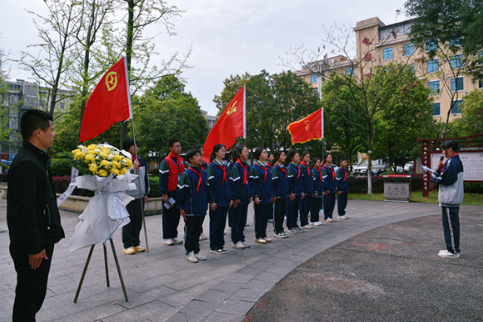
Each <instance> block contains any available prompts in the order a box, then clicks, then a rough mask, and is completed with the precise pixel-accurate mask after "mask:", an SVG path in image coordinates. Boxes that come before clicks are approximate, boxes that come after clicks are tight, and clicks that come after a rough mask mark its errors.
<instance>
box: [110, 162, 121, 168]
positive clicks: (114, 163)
mask: <svg viewBox="0 0 483 322" xmlns="http://www.w3.org/2000/svg"><path fill="white" fill-rule="evenodd" d="M112 167H113V168H116V169H121V164H120V163H119V162H117V161H112Z"/></svg>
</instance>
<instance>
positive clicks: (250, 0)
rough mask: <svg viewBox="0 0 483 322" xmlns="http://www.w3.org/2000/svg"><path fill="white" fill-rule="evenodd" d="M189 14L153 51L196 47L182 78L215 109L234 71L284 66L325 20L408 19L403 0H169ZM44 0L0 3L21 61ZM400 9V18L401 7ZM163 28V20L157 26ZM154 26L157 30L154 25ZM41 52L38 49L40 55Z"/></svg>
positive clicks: (3, 24)
mask: <svg viewBox="0 0 483 322" xmlns="http://www.w3.org/2000/svg"><path fill="white" fill-rule="evenodd" d="M168 3H170V4H175V5H176V6H178V8H180V9H182V10H185V11H186V12H185V13H184V14H183V15H182V16H181V17H180V18H176V19H174V20H173V22H174V23H175V25H176V32H177V36H172V37H169V36H167V35H166V33H161V34H160V35H158V36H157V37H156V38H155V43H156V50H157V51H158V52H159V53H160V54H161V55H160V58H159V60H161V58H164V59H167V58H168V57H170V55H171V54H172V53H174V52H175V51H181V52H187V51H188V50H189V47H190V45H192V54H191V57H190V59H189V61H188V64H189V65H191V66H192V67H193V68H192V69H188V70H185V71H184V72H183V74H182V77H183V78H184V79H185V80H186V89H187V91H189V92H191V93H192V94H193V96H194V97H196V98H197V99H198V100H199V102H200V105H201V108H202V109H204V110H206V111H208V112H209V114H211V115H216V113H217V110H216V107H215V104H214V103H213V98H214V96H215V95H220V93H221V91H222V90H223V80H224V79H225V78H227V77H229V76H230V75H236V74H243V73H245V72H248V73H250V74H257V73H259V72H260V71H261V70H263V69H265V70H267V71H268V72H269V73H271V74H272V73H278V72H281V71H283V70H287V69H288V68H287V67H283V66H282V64H281V60H280V57H284V58H287V59H290V57H288V56H286V54H285V52H286V51H287V50H288V49H289V48H290V47H292V48H293V47H297V46H300V45H301V44H303V45H304V46H305V47H306V48H313V49H317V47H318V46H320V44H321V40H322V39H323V38H324V29H323V28H322V26H323V25H324V26H326V27H331V26H333V25H334V23H337V24H338V25H342V24H346V25H349V26H352V27H353V26H355V24H356V22H357V21H360V20H365V19H368V18H372V17H379V19H381V20H382V21H383V22H384V23H385V24H391V23H394V22H396V21H398V22H399V21H403V20H406V19H407V17H405V15H404V8H403V6H404V0H387V1H381V0H365V1H360V0H346V1H328V0H322V1H320V0H319V1H317V0H296V1H295V0H238V1H235V0H176V1H169V2H168ZM44 7H45V5H44V4H43V1H41V0H15V1H2V14H1V15H2V17H1V19H0V32H1V36H0V37H1V38H0V48H3V50H4V51H5V52H6V53H8V54H9V58H11V59H18V58H19V57H20V51H28V50H29V48H27V46H28V45H29V44H34V43H37V42H38V38H37V31H36V29H35V27H34V24H33V23H32V16H31V15H30V14H28V13H27V12H26V11H25V9H29V10H35V11H37V12H39V13H41V12H44ZM398 9H399V10H401V14H400V15H399V16H397V15H396V10H398ZM156 28H158V30H161V28H160V26H158V27H156ZM151 32H154V30H151ZM35 53H36V52H33V54H35ZM10 69H11V73H10V78H11V79H12V80H15V79H17V78H22V79H26V80H30V81H33V78H32V76H31V75H30V74H29V73H28V72H25V71H22V70H21V69H19V67H18V66H17V65H16V64H15V63H10Z"/></svg>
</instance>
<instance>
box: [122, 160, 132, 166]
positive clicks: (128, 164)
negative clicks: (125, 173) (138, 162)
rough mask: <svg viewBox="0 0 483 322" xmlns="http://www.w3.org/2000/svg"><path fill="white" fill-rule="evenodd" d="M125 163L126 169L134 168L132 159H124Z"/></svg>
mask: <svg viewBox="0 0 483 322" xmlns="http://www.w3.org/2000/svg"><path fill="white" fill-rule="evenodd" d="M123 161H124V164H125V165H126V167H128V168H132V161H131V159H128V158H124V160H123Z"/></svg>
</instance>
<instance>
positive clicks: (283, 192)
mask: <svg viewBox="0 0 483 322" xmlns="http://www.w3.org/2000/svg"><path fill="white" fill-rule="evenodd" d="M285 159H286V156H285V152H283V151H276V152H275V153H274V160H275V163H274V164H273V167H272V197H275V210H274V214H273V230H274V233H273V237H276V238H288V237H289V236H288V234H287V233H286V232H285V231H284V230H283V218H284V217H285V214H286V213H287V210H286V209H287V199H288V200H291V201H293V200H294V199H295V195H294V194H293V190H292V189H293V186H292V184H291V180H292V177H291V176H293V175H292V174H289V173H288V171H287V168H285V166H284V165H283V164H284V162H285Z"/></svg>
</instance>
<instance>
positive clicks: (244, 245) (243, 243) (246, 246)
mask: <svg viewBox="0 0 483 322" xmlns="http://www.w3.org/2000/svg"><path fill="white" fill-rule="evenodd" d="M241 243H242V245H243V247H245V248H250V245H248V244H245V242H241Z"/></svg>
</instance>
